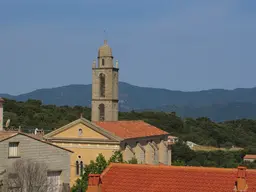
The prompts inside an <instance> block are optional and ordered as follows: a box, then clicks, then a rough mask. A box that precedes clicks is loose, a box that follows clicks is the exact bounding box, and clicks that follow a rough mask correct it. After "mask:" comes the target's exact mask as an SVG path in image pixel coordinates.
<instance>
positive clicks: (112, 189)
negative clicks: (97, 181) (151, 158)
mask: <svg viewBox="0 0 256 192" xmlns="http://www.w3.org/2000/svg"><path fill="white" fill-rule="evenodd" d="M246 174H247V177H246V182H247V185H248V190H247V192H254V191H256V170H246ZM237 176H238V172H237V169H226V168H205V167H183V166H161V165H132V164H111V165H110V166H109V167H108V168H107V169H105V171H104V172H103V173H102V174H101V176H100V177H101V183H102V184H101V187H102V189H104V192H134V191H140V192H155V191H158V192H171V191H173V192H184V191H186V192H215V191H218V192H228V191H233V189H234V187H235V181H237ZM89 183H90V182H89Z"/></svg>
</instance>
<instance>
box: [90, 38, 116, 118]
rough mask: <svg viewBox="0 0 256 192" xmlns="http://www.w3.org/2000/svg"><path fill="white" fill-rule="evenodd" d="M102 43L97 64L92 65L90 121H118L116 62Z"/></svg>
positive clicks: (108, 48) (106, 46) (109, 49)
mask: <svg viewBox="0 0 256 192" xmlns="http://www.w3.org/2000/svg"><path fill="white" fill-rule="evenodd" d="M113 58H114V57H113V56H112V49H111V48H110V46H109V45H108V44H107V41H106V40H105V41H104V45H102V46H101V47H100V48H99V51H98V64H96V61H95V60H94V61H93V65H92V106H91V107H92V114H91V121H118V70H119V69H118V61H116V62H115V65H114V63H113Z"/></svg>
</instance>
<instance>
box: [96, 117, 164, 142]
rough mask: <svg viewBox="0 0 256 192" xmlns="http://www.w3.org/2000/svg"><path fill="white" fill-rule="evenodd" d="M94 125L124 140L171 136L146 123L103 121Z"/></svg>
mask: <svg viewBox="0 0 256 192" xmlns="http://www.w3.org/2000/svg"><path fill="white" fill-rule="evenodd" d="M94 123H95V124H96V125H98V126H99V127H101V128H103V129H105V130H107V131H109V132H111V133H113V134H115V135H116V136H118V137H121V138H124V139H129V138H138V137H148V136H155V135H166V134H169V133H167V132H165V131H163V130H161V129H159V128H157V127H155V126H153V125H150V124H148V123H145V122H144V121H103V122H94Z"/></svg>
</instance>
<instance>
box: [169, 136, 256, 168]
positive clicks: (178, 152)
mask: <svg viewBox="0 0 256 192" xmlns="http://www.w3.org/2000/svg"><path fill="white" fill-rule="evenodd" d="M245 154H246V151H221V150H219V151H208V152H207V151H193V150H191V149H190V148H189V147H188V146H187V145H185V144H183V142H182V141H180V142H178V143H176V144H175V145H173V146H172V161H173V163H172V164H173V165H176V166H203V167H224V168H236V167H237V166H239V165H244V166H246V167H247V168H252V169H256V162H254V163H249V162H243V157H244V155H245Z"/></svg>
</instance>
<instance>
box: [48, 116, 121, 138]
mask: <svg viewBox="0 0 256 192" xmlns="http://www.w3.org/2000/svg"><path fill="white" fill-rule="evenodd" d="M78 123H82V124H84V125H85V126H87V127H89V128H91V129H92V130H94V131H96V132H98V133H100V134H102V135H103V136H105V137H107V138H109V139H110V140H113V141H118V142H119V141H121V140H122V138H120V137H118V136H116V135H114V134H112V133H111V132H109V131H108V130H105V129H104V128H102V127H99V126H97V125H96V124H94V123H92V122H91V121H88V120H87V119H85V118H83V117H81V118H79V119H77V120H75V121H72V122H71V123H69V124H67V125H64V126H63V127H60V128H58V129H56V130H54V131H52V132H50V133H48V134H46V135H44V138H46V139H51V138H52V137H53V136H54V135H56V134H58V133H61V132H63V131H65V130H67V129H69V128H71V127H72V126H74V125H76V124H78Z"/></svg>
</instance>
